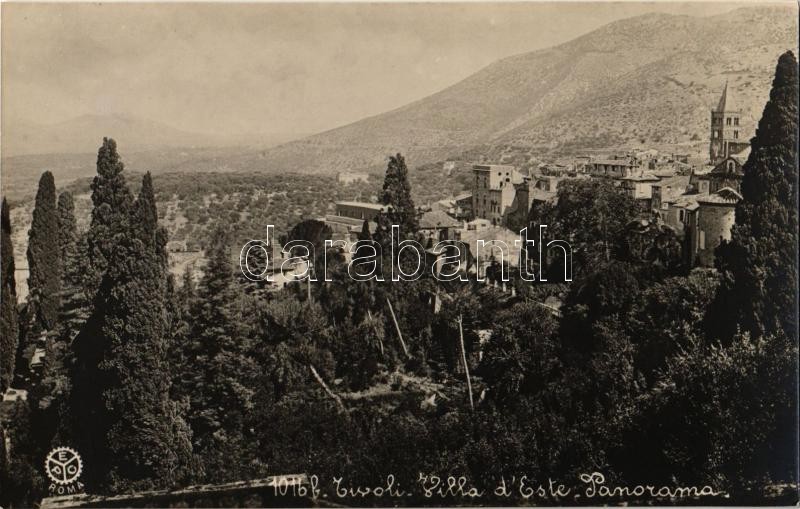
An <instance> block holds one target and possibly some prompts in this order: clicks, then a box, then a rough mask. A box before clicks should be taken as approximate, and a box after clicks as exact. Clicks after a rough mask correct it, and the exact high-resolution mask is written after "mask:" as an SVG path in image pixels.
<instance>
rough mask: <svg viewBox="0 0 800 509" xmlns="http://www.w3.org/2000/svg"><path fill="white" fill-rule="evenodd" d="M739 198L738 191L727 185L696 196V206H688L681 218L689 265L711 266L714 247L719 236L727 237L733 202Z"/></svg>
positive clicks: (725, 238)
mask: <svg viewBox="0 0 800 509" xmlns="http://www.w3.org/2000/svg"><path fill="white" fill-rule="evenodd" d="M741 199H742V195H740V194H739V193H738V192H736V191H735V190H733V189H731V188H730V187H723V188H722V189H720V190H718V191H716V192H714V193H711V194H707V195H698V196H697V198H696V199H695V203H696V206H693V207H690V208H689V210H688V211H687V215H686V221H685V235H686V237H685V244H684V245H685V246H686V252H685V256H686V257H687V260H686V261H687V263H688V264H689V265H691V266H695V265H699V266H703V267H713V266H714V250H715V249H716V248H717V246H719V245H720V244H721V243H722V241H723V240H730V239H731V228H733V224H734V222H735V220H736V204H737V203H738V202H739V200H741Z"/></svg>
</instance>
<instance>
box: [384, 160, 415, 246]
mask: <svg viewBox="0 0 800 509" xmlns="http://www.w3.org/2000/svg"><path fill="white" fill-rule="evenodd" d="M381 203H382V204H384V205H388V206H389V207H390V210H389V212H387V213H386V216H387V218H388V219H389V223H390V224H396V225H399V226H400V234H401V235H402V236H403V237H411V236H413V235H415V234H416V233H417V231H418V230H419V217H418V214H417V209H416V207H415V206H414V200H413V199H412V198H411V184H410V183H409V181H408V168H406V160H405V158H404V157H403V156H402V155H400V154H397V155H396V156H390V157H389V165H388V166H387V167H386V176H385V177H384V180H383V194H381Z"/></svg>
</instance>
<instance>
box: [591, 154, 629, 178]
mask: <svg viewBox="0 0 800 509" xmlns="http://www.w3.org/2000/svg"><path fill="white" fill-rule="evenodd" d="M585 168H586V171H587V172H588V173H589V175H591V176H592V177H606V178H624V177H630V176H631V175H634V174H635V173H637V169H638V165H637V164H636V161H634V160H633V158H631V157H615V158H612V159H597V160H593V161H590V162H589V163H587V164H586V166H585Z"/></svg>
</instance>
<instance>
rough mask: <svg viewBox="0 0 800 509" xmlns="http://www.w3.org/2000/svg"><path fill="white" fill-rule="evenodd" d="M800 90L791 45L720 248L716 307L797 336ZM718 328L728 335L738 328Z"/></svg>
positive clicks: (763, 330)
mask: <svg viewBox="0 0 800 509" xmlns="http://www.w3.org/2000/svg"><path fill="white" fill-rule="evenodd" d="M797 95H798V68H797V60H796V59H795V56H794V54H792V52H791V51H787V52H786V53H784V54H783V55H781V57H780V58H779V60H778V65H777V68H776V70H775V79H774V80H773V82H772V90H771V91H770V96H769V101H768V102H767V104H766V106H765V107H764V113H763V114H762V116H761V120H760V121H759V123H758V129H757V130H756V135H755V137H754V138H753V139H752V140H751V142H750V144H751V152H750V156H749V158H748V159H747V162H746V163H745V165H744V168H743V169H744V177H743V179H742V197H743V199H742V200H741V202H739V203H738V204H737V206H736V222H735V224H734V226H733V229H732V232H731V241H730V242H729V243H726V244H723V245H721V246H720V248H719V250H718V252H717V267H718V268H719V269H720V270H721V272H722V274H723V282H722V287H721V289H720V299H719V300H718V302H717V312H718V314H722V313H724V314H725V315H726V318H727V317H730V316H736V317H738V318H739V324H740V326H741V327H742V329H744V330H746V331H749V332H750V333H752V334H753V335H755V336H760V335H762V334H770V333H778V332H779V331H781V330H782V331H784V332H785V333H786V334H787V335H788V337H796V335H797V318H796V312H797V301H796V294H795V292H796V290H797V284H798V279H797V258H796V257H797V136H798V126H797V118H798V117H797V115H798V109H797ZM731 322H732V321H731V320H727V319H725V318H721V319H719V320H718V323H720V324H725V323H727V325H728V326H729V325H730V323H731ZM720 328H722V329H723V330H722V331H719V330H718V331H717V332H721V333H722V334H721V335H723V336H725V337H730V336H731V335H732V333H733V332H734V331H733V330H731V329H730V328H729V327H727V330H725V329H726V326H725V325H722V326H720Z"/></svg>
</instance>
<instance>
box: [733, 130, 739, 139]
mask: <svg viewBox="0 0 800 509" xmlns="http://www.w3.org/2000/svg"><path fill="white" fill-rule="evenodd" d="M733 139H734V140H738V139H739V131H733Z"/></svg>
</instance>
